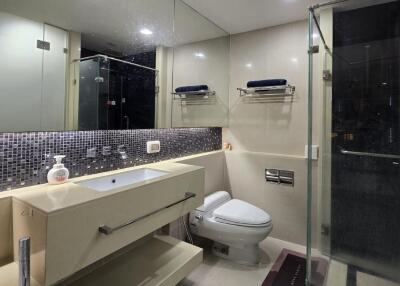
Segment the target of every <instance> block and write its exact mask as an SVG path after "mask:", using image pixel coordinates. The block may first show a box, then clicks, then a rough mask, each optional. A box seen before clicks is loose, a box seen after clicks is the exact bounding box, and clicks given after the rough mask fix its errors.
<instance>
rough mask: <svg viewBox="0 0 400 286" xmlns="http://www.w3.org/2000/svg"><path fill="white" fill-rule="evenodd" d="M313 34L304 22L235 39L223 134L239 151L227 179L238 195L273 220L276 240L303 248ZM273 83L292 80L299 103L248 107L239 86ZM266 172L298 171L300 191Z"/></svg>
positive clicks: (230, 159)
mask: <svg viewBox="0 0 400 286" xmlns="http://www.w3.org/2000/svg"><path fill="white" fill-rule="evenodd" d="M307 33H308V31H307V22H306V21H301V22H295V23H290V24H286V25H282V26H276V27H272V28H267V29H262V30H257V31H252V32H247V33H242V34H237V35H233V36H232V37H231V54H230V59H231V66H230V76H231V82H230V114H229V115H230V122H229V128H226V129H224V132H223V141H224V142H229V143H231V144H232V146H233V151H227V152H226V164H227V173H226V176H227V181H229V184H230V188H231V192H232V194H233V196H234V197H236V198H239V199H243V200H246V201H248V202H250V203H252V204H254V205H256V206H258V207H260V208H262V209H263V210H265V211H266V212H268V213H269V214H270V215H271V217H272V221H273V224H274V229H273V231H272V233H271V236H272V237H275V238H279V239H283V240H287V241H291V242H295V243H299V244H303V245H304V244H305V243H306V225H307V213H306V210H307V208H306V207H307V180H306V176H307V169H306V168H307V164H306V160H305V157H304V146H305V145H306V142H307V73H308V62H307V57H308V55H307V39H308V34H307ZM267 78H284V79H287V80H288V83H289V84H291V85H294V86H295V87H296V93H295V96H294V97H293V99H290V98H286V99H284V100H275V101H269V102H263V103H260V102H259V103H245V102H243V101H242V99H240V98H239V94H238V91H237V90H236V89H237V88H238V87H245V86H246V83H247V81H249V80H260V79H267ZM265 168H279V169H284V170H292V171H294V172H295V184H294V187H293V188H291V187H287V186H279V185H273V184H270V183H266V182H265V177H264V171H265ZM314 168H315V170H316V166H315V167H314ZM313 202H314V205H315V202H316V196H314V200H313ZM314 209H315V208H314ZM314 217H315V215H314ZM314 223H315V219H314ZM314 232H315V228H314Z"/></svg>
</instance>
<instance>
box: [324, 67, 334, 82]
mask: <svg viewBox="0 0 400 286" xmlns="http://www.w3.org/2000/svg"><path fill="white" fill-rule="evenodd" d="M322 79H323V80H327V81H328V80H329V81H330V80H332V73H331V71H330V70H323V71H322Z"/></svg>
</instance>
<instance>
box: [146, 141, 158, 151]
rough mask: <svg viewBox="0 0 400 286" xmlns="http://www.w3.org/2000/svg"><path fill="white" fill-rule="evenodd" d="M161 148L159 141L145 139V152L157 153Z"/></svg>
mask: <svg viewBox="0 0 400 286" xmlns="http://www.w3.org/2000/svg"><path fill="white" fill-rule="evenodd" d="M160 150H161V143H160V141H147V154H151V153H158V152H160Z"/></svg>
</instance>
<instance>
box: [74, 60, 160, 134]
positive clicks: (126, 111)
mask: <svg viewBox="0 0 400 286" xmlns="http://www.w3.org/2000/svg"><path fill="white" fill-rule="evenodd" d="M75 69H77V70H78V72H75V74H77V73H79V77H78V78H79V79H76V84H77V85H79V89H78V91H79V98H78V100H77V101H78V107H77V115H78V116H77V117H78V120H77V125H78V126H77V128H78V130H110V129H111V130H116V129H118V130H119V129H144V128H150V129H151V128H154V127H155V120H156V118H155V116H156V114H155V110H156V96H157V92H158V88H157V86H158V72H157V70H156V69H154V68H151V67H147V66H142V65H139V64H135V63H132V62H129V61H126V60H121V59H117V58H113V57H109V56H105V55H95V56H89V57H86V58H82V59H80V60H79V61H78V62H77V63H75Z"/></svg>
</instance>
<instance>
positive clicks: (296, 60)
mask: <svg viewBox="0 0 400 286" xmlns="http://www.w3.org/2000/svg"><path fill="white" fill-rule="evenodd" d="M291 61H292V62H294V63H297V62H298V61H299V60H298V58H291Z"/></svg>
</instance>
